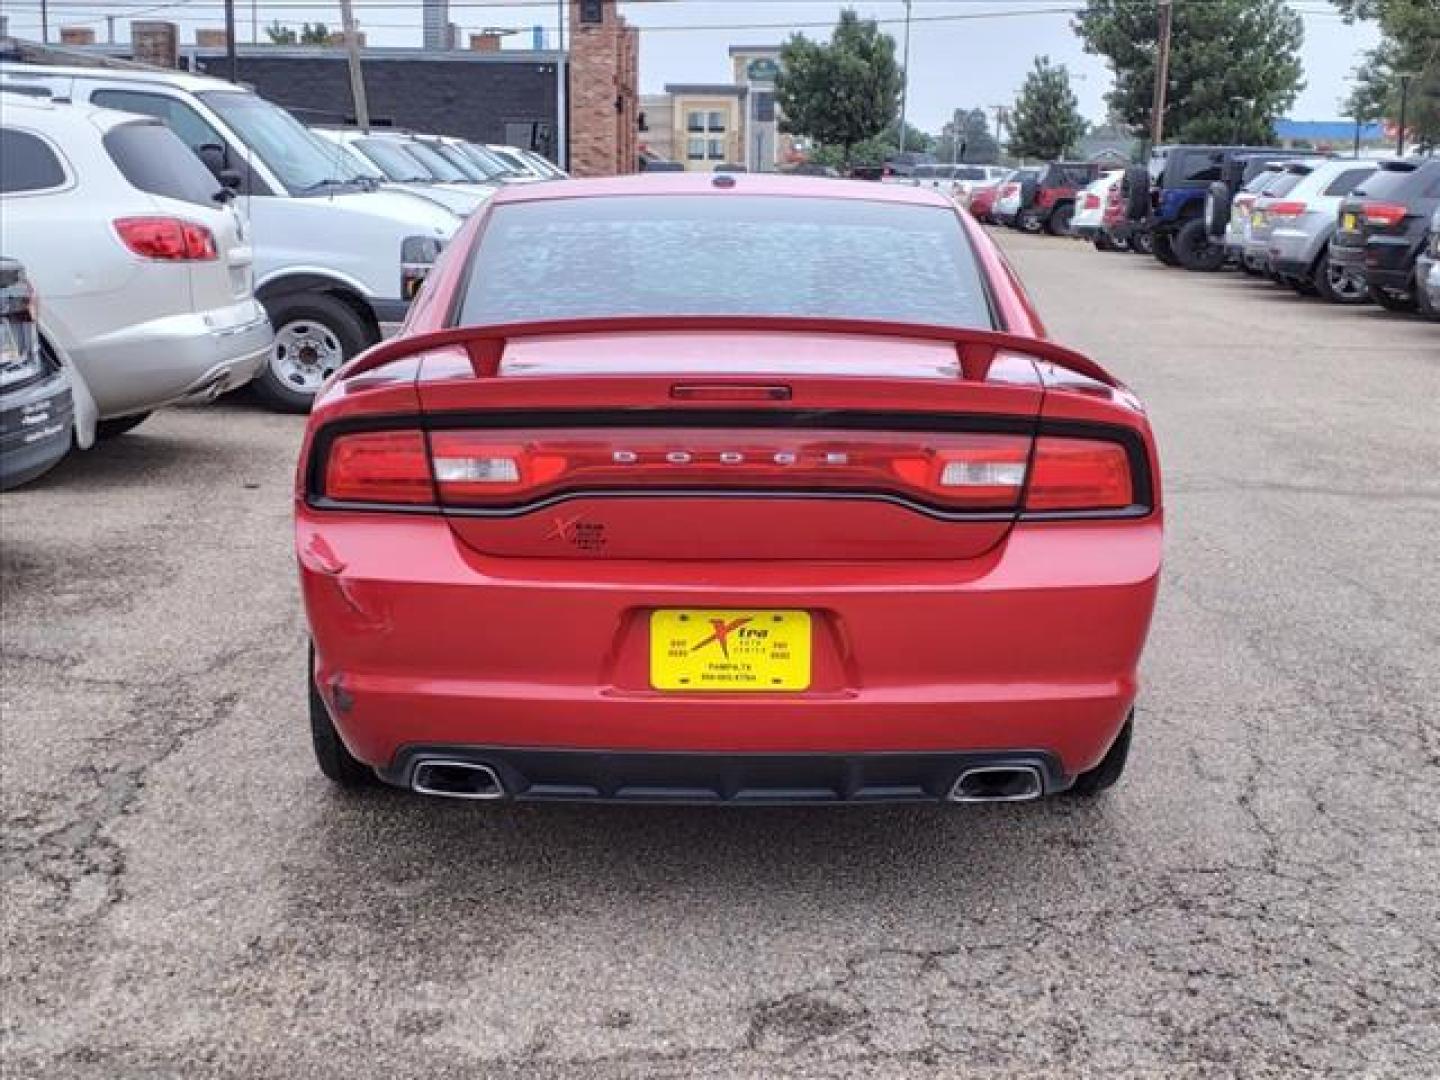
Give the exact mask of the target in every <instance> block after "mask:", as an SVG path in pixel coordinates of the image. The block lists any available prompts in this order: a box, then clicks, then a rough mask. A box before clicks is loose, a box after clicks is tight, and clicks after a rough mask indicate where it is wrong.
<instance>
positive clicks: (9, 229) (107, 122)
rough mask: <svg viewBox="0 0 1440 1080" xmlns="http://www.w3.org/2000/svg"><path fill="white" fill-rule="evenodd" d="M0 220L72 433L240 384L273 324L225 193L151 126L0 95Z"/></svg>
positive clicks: (109, 427)
mask: <svg viewBox="0 0 1440 1080" xmlns="http://www.w3.org/2000/svg"><path fill="white" fill-rule="evenodd" d="M0 104H3V112H0V221H3V223H4V233H3V243H4V248H5V254H6V255H8V256H11V257H13V258H18V259H20V260H21V261H22V262H23V263H24V264H25V268H26V272H27V273H28V275H29V277H30V280H31V281H32V282H33V283H34V286H35V289H36V291H37V293H38V294H39V295H40V296H41V297H42V298H43V299H42V302H41V304H40V318H39V325H40V335H41V340H42V342H43V343H44V346H45V347H46V348H47V349H48V350H49V352H50V354H51V355H52V356H54V357H55V358H56V359H58V361H59V362H60V363H61V364H62V365H63V366H65V367H67V368H68V369H69V371H70V377H71V389H72V391H73V394H74V408H75V440H76V442H77V443H78V444H79V445H80V446H81V447H88V446H90V445H91V444H92V443H93V442H94V441H95V438H96V436H97V435H99V436H101V437H104V436H109V435H118V434H121V433H123V432H125V431H128V430H129V429H130V428H132V427H134V426H135V425H137V424H139V423H140V422H141V421H142V420H144V419H145V417H146V416H148V415H149V414H150V413H151V412H152V411H153V410H155V409H158V408H160V407H161V406H162V405H169V404H172V403H174V402H179V401H194V400H210V399H213V398H214V397H216V396H217V395H219V394H221V393H224V392H225V391H227V390H233V389H235V388H236V387H239V386H242V385H244V384H245V383H247V382H249V381H250V380H251V379H252V378H253V377H254V376H255V375H256V373H257V372H258V371H260V370H261V369H262V368H263V366H264V364H265V360H266V357H267V356H268V355H269V353H270V347H271V341H272V337H273V335H272V333H271V329H270V320H269V319H268V318H267V317H266V313H265V309H264V308H263V307H262V306H261V305H260V304H259V302H257V300H256V299H255V294H254V288H253V286H254V273H253V271H254V268H253V251H252V248H251V246H250V242H249V238H248V235H247V233H246V229H245V225H244V221H243V220H242V218H241V216H240V214H239V213H238V212H237V210H236V207H235V205H234V201H233V197H232V196H231V195H230V193H229V192H225V191H223V190H222V188H221V186H220V184H219V183H218V182H217V181H216V179H215V178H214V177H213V176H211V174H210V172H209V171H208V170H207V169H206V168H205V167H204V166H203V165H202V164H201V163H200V162H199V161H197V160H196V159H195V157H194V155H192V154H191V153H190V152H189V150H188V149H187V148H186V147H185V145H184V143H182V142H181V141H180V140H179V139H177V138H176V137H175V136H174V135H173V134H172V133H171V132H170V131H169V130H168V129H167V128H166V127H165V126H164V125H163V124H161V123H158V122H157V121H155V120H152V119H148V118H140V117H136V116H134V115H132V114H129V113H120V112H114V111H111V110H108V109H97V108H94V107H92V106H89V105H71V104H61V103H55V102H52V101H50V100H48V99H44V98H36V97H33V96H28V95H22V94H15V93H5V92H0Z"/></svg>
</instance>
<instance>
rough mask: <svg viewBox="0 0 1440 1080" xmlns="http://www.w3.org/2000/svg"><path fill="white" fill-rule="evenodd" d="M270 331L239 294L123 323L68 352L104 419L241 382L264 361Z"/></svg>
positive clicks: (209, 394) (260, 312)
mask: <svg viewBox="0 0 1440 1080" xmlns="http://www.w3.org/2000/svg"><path fill="white" fill-rule="evenodd" d="M273 339H274V333H273V331H272V330H271V328H270V320H269V318H268V317H267V316H266V314H265V309H264V308H263V307H261V306H260V304H259V303H258V302H256V301H254V300H245V301H243V302H241V303H238V304H235V305H233V306H231V307H228V308H221V309H217V310H214V311H204V312H187V313H185V314H183V315H175V316H169V317H166V318H163V319H155V320H152V321H150V322H146V323H138V324H135V325H132V326H127V327H125V328H124V329H122V330H119V331H117V332H115V333H112V334H103V335H101V336H99V337H96V338H92V339H90V340H88V341H86V342H84V344H83V345H81V346H78V347H75V348H72V349H71V350H70V355H71V358H72V359H73V360H74V362H75V364H76V366H77V367H79V368H80V370H81V372H82V374H83V375H84V378H85V383H86V385H87V386H88V387H89V389H90V392H91V394H93V395H94V397H95V402H96V405H97V406H98V407H99V410H100V415H101V416H103V417H111V416H124V415H126V414H128V413H135V412H142V411H145V410H149V409H155V408H159V407H160V406H162V405H170V404H174V403H176V402H181V401H195V400H207V399H209V398H213V397H215V396H216V395H218V394H222V393H225V392H226V391H229V390H235V389H238V388H239V387H241V386H244V385H245V384H246V383H248V382H249V381H250V380H251V379H253V378H254V377H255V375H256V374H257V373H258V372H259V371H260V369H261V368H262V367H263V366H264V364H265V361H266V359H267V357H268V356H269V354H270V345H271V342H272V341H273Z"/></svg>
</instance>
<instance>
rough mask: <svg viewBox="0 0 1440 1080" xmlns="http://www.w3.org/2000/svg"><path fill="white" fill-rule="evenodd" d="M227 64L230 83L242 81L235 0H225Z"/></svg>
mask: <svg viewBox="0 0 1440 1080" xmlns="http://www.w3.org/2000/svg"><path fill="white" fill-rule="evenodd" d="M225 64H226V67H227V68H228V69H229V71H230V81H231V82H232V83H238V82H239V81H240V61H239V60H238V59H237V58H236V56H235V0H225Z"/></svg>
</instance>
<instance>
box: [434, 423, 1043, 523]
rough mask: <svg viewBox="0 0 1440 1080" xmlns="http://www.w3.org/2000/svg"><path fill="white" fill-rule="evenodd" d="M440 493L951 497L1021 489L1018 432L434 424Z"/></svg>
mask: <svg viewBox="0 0 1440 1080" xmlns="http://www.w3.org/2000/svg"><path fill="white" fill-rule="evenodd" d="M430 447H431V455H432V458H433V462H434V468H435V483H436V489H437V490H438V492H439V494H440V500H441V502H443V503H449V504H464V505H485V504H497V503H516V502H521V501H527V500H533V499H537V498H543V497H545V496H547V495H550V494H553V493H556V492H559V491H562V490H567V489H568V490H576V489H580V490H606V489H608V490H626V489H636V490H645V489H652V488H653V489H669V490H683V489H686V488H692V487H693V488H696V489H708V488H731V489H748V488H754V489H779V490H789V491H832V490H839V491H846V490H849V491H855V490H863V491H873V492H877V493H882V494H898V495H902V496H910V497H913V498H915V499H917V500H919V501H922V502H927V503H936V504H940V505H943V506H946V507H951V508H955V509H1008V508H1011V507H1014V506H1015V505H1016V504H1017V502H1018V501H1019V495H1020V491H1021V488H1022V487H1023V485H1024V481H1025V468H1026V458H1027V456H1028V453H1029V448H1030V440H1029V438H1028V437H1026V436H1024V435H991V434H976V435H938V434H937V435H928V436H921V437H918V438H906V437H900V436H896V435H893V434H873V435H872V434H866V433H841V432H783V433H776V432H766V431H748V430H740V431H724V432H721V431H679V432H671V431H659V430H654V429H637V430H626V429H617V430H603V431H601V430H597V431H593V432H568V433H565V434H563V435H552V434H549V433H546V432H538V431H537V432H510V433H507V436H506V437H505V438H503V439H496V438H495V437H494V436H493V435H491V434H489V433H487V432H482V431H444V432H435V433H433V434H432V435H431V442H430Z"/></svg>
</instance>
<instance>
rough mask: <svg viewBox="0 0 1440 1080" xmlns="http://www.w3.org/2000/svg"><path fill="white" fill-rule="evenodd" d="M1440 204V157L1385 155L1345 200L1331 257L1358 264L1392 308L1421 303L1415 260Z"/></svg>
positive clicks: (1373, 291) (1377, 297) (1374, 294)
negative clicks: (1392, 157)
mask: <svg viewBox="0 0 1440 1080" xmlns="http://www.w3.org/2000/svg"><path fill="white" fill-rule="evenodd" d="M1436 207H1440V158H1425V159H1420V158H1411V159H1410V160H1408V161H1382V162H1381V163H1380V168H1378V169H1377V170H1375V172H1374V173H1373V174H1372V175H1371V176H1370V177H1369V178H1368V179H1367V180H1366V181H1365V182H1364V183H1362V184H1361V185H1360V186H1359V187H1357V188H1356V189H1355V190H1354V191H1352V192H1351V193H1350V195H1349V197H1348V198H1346V199H1345V201H1344V202H1342V203H1341V204H1340V223H1339V225H1338V227H1337V228H1336V230H1335V239H1334V240H1332V241H1331V242H1330V261H1331V263H1333V264H1334V265H1336V266H1345V267H1352V268H1357V269H1359V270H1360V271H1361V272H1362V273H1364V275H1365V282H1366V284H1367V285H1368V286H1369V287H1370V298H1371V299H1372V300H1374V301H1375V302H1376V303H1377V304H1379V305H1380V306H1381V307H1384V308H1388V309H1390V310H1391V311H1414V310H1415V308H1416V305H1417V299H1416V297H1417V283H1416V281H1415V261H1416V259H1417V258H1418V257H1419V255H1420V252H1421V250H1423V249H1424V247H1425V238H1426V236H1427V235H1428V234H1429V229H1430V215H1431V214H1433V213H1434V212H1435V208H1436Z"/></svg>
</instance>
